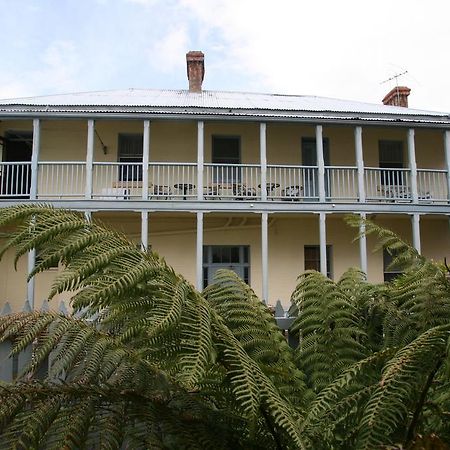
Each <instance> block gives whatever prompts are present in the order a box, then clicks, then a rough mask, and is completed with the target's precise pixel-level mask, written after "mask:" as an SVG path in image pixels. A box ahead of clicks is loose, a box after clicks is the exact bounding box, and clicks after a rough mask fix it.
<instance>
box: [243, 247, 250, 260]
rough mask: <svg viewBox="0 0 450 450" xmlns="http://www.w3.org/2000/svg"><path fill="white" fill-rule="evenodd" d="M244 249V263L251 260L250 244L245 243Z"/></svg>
mask: <svg viewBox="0 0 450 450" xmlns="http://www.w3.org/2000/svg"><path fill="white" fill-rule="evenodd" d="M243 251H244V261H243V262H244V263H248V262H249V251H248V246H247V245H245V246H244V247H243Z"/></svg>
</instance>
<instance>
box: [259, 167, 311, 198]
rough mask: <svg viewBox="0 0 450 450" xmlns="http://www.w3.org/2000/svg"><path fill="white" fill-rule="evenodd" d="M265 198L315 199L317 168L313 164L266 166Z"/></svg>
mask: <svg viewBox="0 0 450 450" xmlns="http://www.w3.org/2000/svg"><path fill="white" fill-rule="evenodd" d="M267 186H268V192H267V198H269V199H271V200H283V201H298V200H317V199H318V197H319V184H318V170H317V167H314V166H287V165H268V166H267Z"/></svg>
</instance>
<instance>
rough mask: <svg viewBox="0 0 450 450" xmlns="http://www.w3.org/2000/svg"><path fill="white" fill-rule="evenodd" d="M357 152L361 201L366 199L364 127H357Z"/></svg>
mask: <svg viewBox="0 0 450 450" xmlns="http://www.w3.org/2000/svg"><path fill="white" fill-rule="evenodd" d="M355 153H356V166H357V167H358V195H359V201H360V202H361V203H364V202H365V201H366V189H365V186H364V156H363V144H362V127H355Z"/></svg>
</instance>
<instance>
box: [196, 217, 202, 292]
mask: <svg viewBox="0 0 450 450" xmlns="http://www.w3.org/2000/svg"><path fill="white" fill-rule="evenodd" d="M196 281H197V282H196V288H197V291H199V292H201V291H202V290H203V213H202V212H198V213H197V252H196Z"/></svg>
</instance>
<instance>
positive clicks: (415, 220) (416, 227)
mask: <svg viewBox="0 0 450 450" xmlns="http://www.w3.org/2000/svg"><path fill="white" fill-rule="evenodd" d="M411 219H412V238H413V247H414V248H415V249H416V250H417V251H418V252H419V253H420V252H421V245H420V214H413V215H412V217H411Z"/></svg>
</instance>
